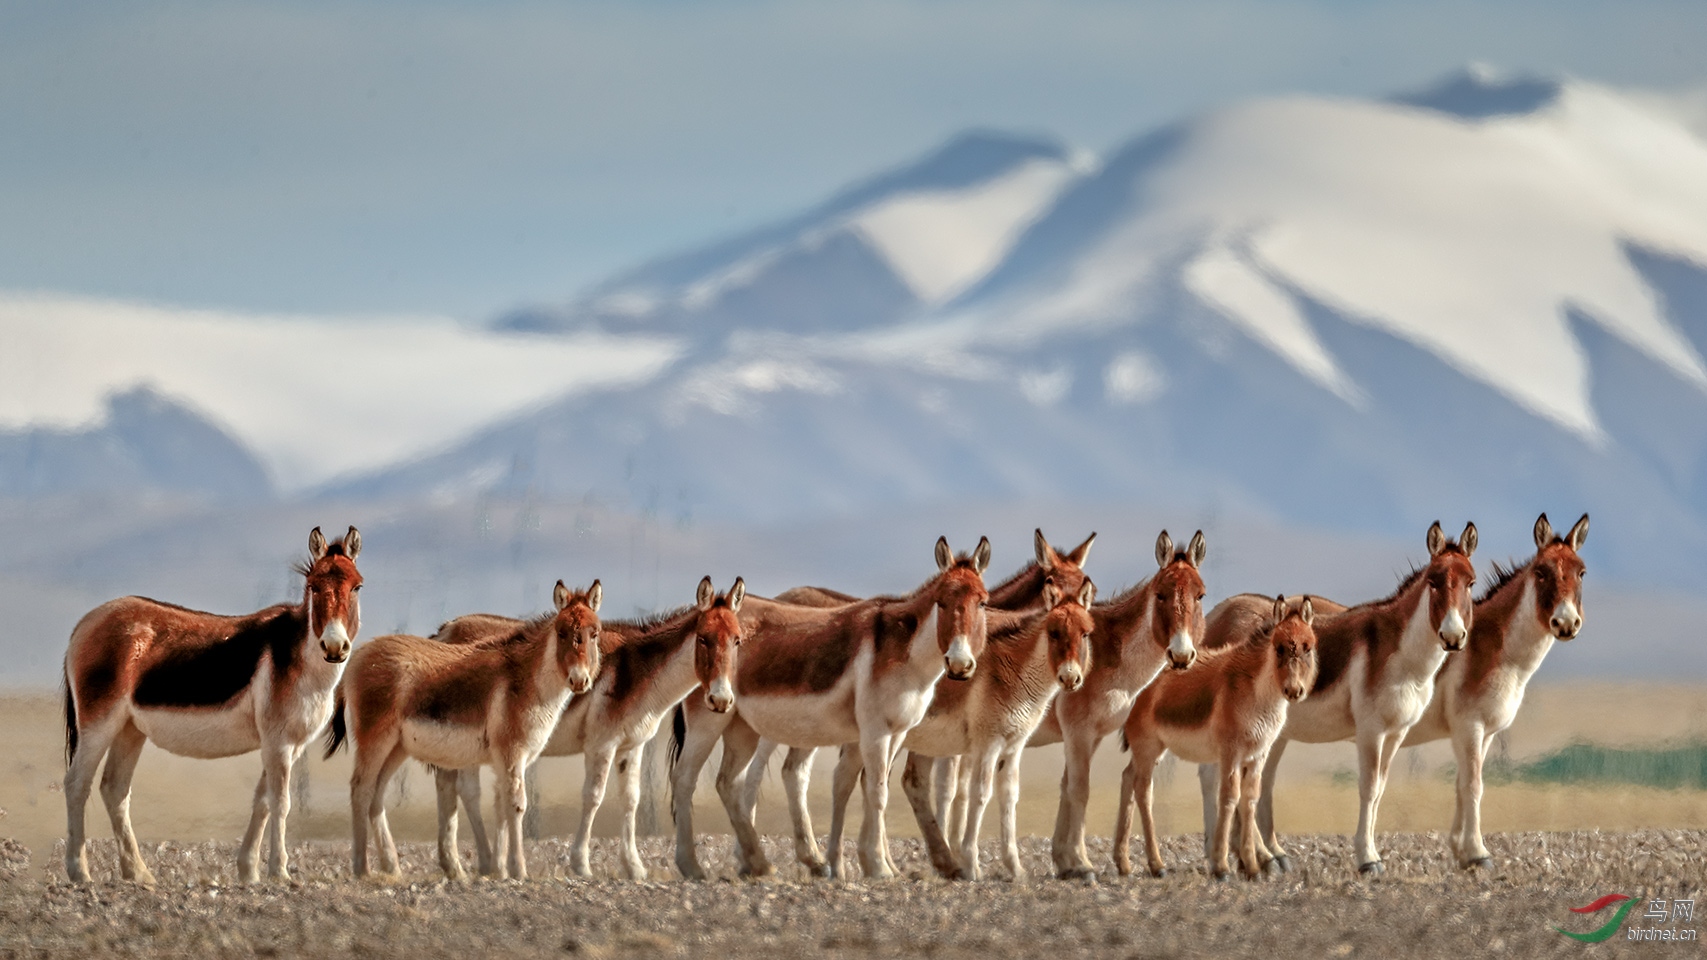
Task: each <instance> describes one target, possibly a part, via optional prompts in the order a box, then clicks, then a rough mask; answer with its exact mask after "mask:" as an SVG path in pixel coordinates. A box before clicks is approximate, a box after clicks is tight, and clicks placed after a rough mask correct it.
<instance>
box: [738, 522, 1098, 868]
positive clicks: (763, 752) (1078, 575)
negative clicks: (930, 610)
mask: <svg viewBox="0 0 1707 960" xmlns="http://www.w3.org/2000/svg"><path fill="white" fill-rule="evenodd" d="M1096 538H1097V535H1096V534H1095V533H1092V534H1091V535H1090V536H1088V537H1086V538H1085V540H1084V542H1083V543H1081V544H1079V545H1078V546H1077V547H1074V548H1073V549H1072V550H1069V551H1065V552H1063V551H1061V550H1059V549H1058V548H1056V547H1055V546H1054V545H1052V544H1051V543H1050V542H1049V540H1048V538H1047V537H1045V536H1044V535H1043V531H1042V530H1041V529H1038V530H1034V531H1033V532H1032V546H1033V549H1034V551H1035V555H1036V559H1034V560H1033V561H1032V562H1031V563H1028V564H1026V565H1025V566H1024V567H1022V568H1020V570H1019V572H1017V573H1015V574H1014V575H1013V576H1011V577H1009V578H1008V579H1006V580H1004V581H1002V582H1001V583H1000V584H998V585H996V586H994V587H991V588H990V599H989V608H990V609H992V610H1010V611H1019V610H1025V609H1028V608H1030V607H1033V606H1036V605H1038V604H1039V603H1040V602H1041V601H1042V599H1043V592H1044V585H1045V583H1052V584H1053V588H1054V590H1055V591H1056V592H1057V593H1058V594H1059V595H1060V596H1063V597H1067V596H1074V595H1077V594H1078V592H1079V590H1080V588H1081V587H1082V586H1083V585H1084V583H1085V571H1084V564H1085V560H1086V558H1088V557H1089V556H1090V552H1091V545H1092V544H1093V543H1095V542H1096ZM776 599H777V600H778V601H779V602H782V603H798V604H803V605H805V606H812V607H834V606H841V605H843V604H847V603H856V602H858V600H859V598H858V597H854V596H851V595H849V594H846V593H841V592H840V591H836V590H831V589H829V588H827V587H795V588H794V589H792V590H787V591H784V592H782V593H780V594H777V596H776ZM1053 606H1054V605H1053V604H1048V605H1045V606H1044V607H1043V608H1042V609H1043V610H1044V611H1048V610H1049V609H1051V608H1052V607H1053ZM955 682H957V681H951V680H946V679H945V680H942V681H938V685H937V686H938V691H939V694H940V692H941V691H943V690H945V689H946V688H947V686H948V685H950V684H953V683H955ZM776 747H777V744H776V742H775V741H772V740H767V739H761V740H760V741H759V746H758V749H757V751H755V752H754V754H753V760H752V762H751V763H750V764H749V765H748V767H747V775H746V785H745V787H744V789H743V791H742V794H741V808H742V809H743V810H747V811H752V810H754V809H755V808H756V807H757V805H758V797H759V787H760V785H761V784H762V783H763V781H764V775H765V770H766V769H767V768H768V767H769V766H770V758H771V754H772V753H773V752H774V751H775V750H776ZM817 752H818V750H817V748H816V747H790V748H789V749H788V754H787V756H786V758H785V759H784V760H783V764H782V781H783V790H784V792H785V793H786V794H787V798H788V812H789V818H790V820H791V821H792V822H793V824H794V853H795V858H796V859H797V860H799V861H800V863H801V864H802V865H804V866H805V867H806V869H807V870H808V871H809V872H811V873H812V875H813V876H826V877H827V876H830V866H829V864H828V863H826V862H825V860H824V856H823V854H822V853H821V852H820V851H819V849H818V840H817V837H816V836H815V835H814V832H813V830H812V816H811V813H810V812H809V811H808V809H807V807H806V788H807V783H808V781H809V779H810V777H811V771H812V757H813V755H814V754H816V753H817ZM850 756H852V760H853V761H855V762H857V761H858V759H859V758H858V756H857V755H854V754H853V752H852V751H851V750H850V748H849V746H848V745H847V744H843V745H842V758H843V760H844V761H846V760H847V759H848V758H849V757H850ZM959 773H960V758H959V757H958V756H952V757H936V758H934V774H933V775H932V776H933V777H934V780H935V782H936V791H937V795H936V799H935V801H934V804H933V806H932V807H931V809H930V817H931V822H932V823H936V822H937V818H938V817H939V816H941V818H942V821H943V822H945V823H947V824H948V825H949V826H948V833H949V835H950V836H954V837H956V838H958V837H959V836H960V835H961V833H962V832H963V825H964V824H965V812H966V798H967V796H968V794H969V793H970V789H971V788H970V785H968V786H967V789H965V790H962V791H961V792H960V794H959V802H958V803H956V802H955V799H956V794H955V788H956V780H957V779H958V777H959ZM966 775H967V777H968V778H970V776H971V768H970V767H968V768H967V770H966ZM924 776H925V773H924V771H923V769H922V764H920V763H915V762H914V760H913V758H912V757H911V756H909V757H908V758H907V769H906V772H905V773H904V774H903V779H902V784H903V786H904V787H907V788H908V799H909V800H911V799H913V792H912V788H911V787H910V786H908V784H909V783H910V782H912V781H919V780H921V778H922V777H924ZM848 789H850V790H851V789H852V785H851V783H850V784H849V787H848ZM943 811H950V813H951V814H957V815H958V816H952V815H944V814H943V813H942V812H943ZM918 812H919V811H918V809H917V808H916V807H915V813H918ZM921 823H922V821H921ZM931 829H932V831H935V832H932V833H929V834H928V835H927V836H928V837H935V838H936V839H938V840H940V831H936V828H934V827H933V828H931ZM837 833H838V835H839V831H837ZM942 849H943V851H946V850H947V847H946V845H943V847H942ZM943 862H946V861H943ZM938 866H939V868H940V867H941V866H942V863H941V862H939V863H938Z"/></svg>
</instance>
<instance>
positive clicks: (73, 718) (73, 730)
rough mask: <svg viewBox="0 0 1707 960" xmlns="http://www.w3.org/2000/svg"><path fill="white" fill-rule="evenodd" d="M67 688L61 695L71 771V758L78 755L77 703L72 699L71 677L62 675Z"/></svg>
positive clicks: (67, 753)
mask: <svg viewBox="0 0 1707 960" xmlns="http://www.w3.org/2000/svg"><path fill="white" fill-rule="evenodd" d="M61 676H62V677H63V678H64V680H65V686H64V687H62V688H61V689H60V693H61V694H62V695H63V696H64V698H65V766H66V767H67V768H68V769H69V768H70V766H71V758H72V757H75V756H76V755H77V701H75V700H73V699H71V677H70V676H69V675H66V674H61Z"/></svg>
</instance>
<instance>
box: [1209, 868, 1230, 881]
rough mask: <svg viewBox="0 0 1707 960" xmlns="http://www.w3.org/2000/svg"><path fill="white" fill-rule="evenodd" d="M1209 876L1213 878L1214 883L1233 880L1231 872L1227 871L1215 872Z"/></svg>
mask: <svg viewBox="0 0 1707 960" xmlns="http://www.w3.org/2000/svg"><path fill="white" fill-rule="evenodd" d="M1210 876H1211V877H1214V878H1215V882H1216V883H1226V882H1227V881H1229V880H1231V879H1233V874H1232V872H1231V871H1227V870H1217V871H1215V872H1214V873H1212V874H1210Z"/></svg>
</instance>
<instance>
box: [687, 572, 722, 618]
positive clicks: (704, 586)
mask: <svg viewBox="0 0 1707 960" xmlns="http://www.w3.org/2000/svg"><path fill="white" fill-rule="evenodd" d="M693 599H694V604H695V605H696V606H698V607H699V608H700V609H701V610H710V609H711V601H713V600H716V599H717V588H716V587H714V586H712V584H711V577H710V576H709V575H708V576H704V577H700V578H699V590H698V591H696V592H695V593H694V597H693Z"/></svg>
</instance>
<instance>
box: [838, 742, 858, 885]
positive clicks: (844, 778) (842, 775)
mask: <svg viewBox="0 0 1707 960" xmlns="http://www.w3.org/2000/svg"><path fill="white" fill-rule="evenodd" d="M864 766H865V765H864V762H863V761H862V760H861V759H860V754H859V751H858V750H857V749H855V748H854V747H853V745H851V744H844V745H843V746H842V749H841V752H840V754H839V755H838V756H837V757H836V769H835V772H834V773H833V774H831V777H830V849H829V863H830V876H832V877H839V878H841V879H843V880H846V879H847V878H848V868H847V862H846V861H845V860H844V859H843V856H842V853H843V850H842V832H843V829H844V828H845V827H846V826H847V822H848V801H849V800H850V799H852V798H853V792H854V788H855V787H857V786H859V775H860V772H861V771H862V770H863V769H864Z"/></svg>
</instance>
